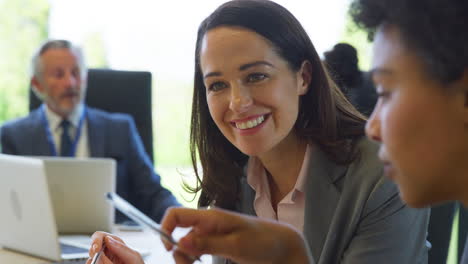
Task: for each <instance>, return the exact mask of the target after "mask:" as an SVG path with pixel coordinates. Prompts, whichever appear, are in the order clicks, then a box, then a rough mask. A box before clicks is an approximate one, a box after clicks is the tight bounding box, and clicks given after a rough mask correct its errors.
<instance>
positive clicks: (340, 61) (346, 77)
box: [324, 43, 377, 116]
mask: <svg viewBox="0 0 468 264" xmlns="http://www.w3.org/2000/svg"><path fill="white" fill-rule="evenodd" d="M324 62H325V65H326V66H327V68H328V70H329V72H330V74H331V76H332V78H333V80H334V81H335V82H336V84H337V85H338V87H340V89H341V91H343V93H344V94H345V95H346V97H347V98H348V100H349V101H350V102H351V103H352V104H353V105H354V106H355V107H356V108H357V109H358V110H359V112H361V113H362V114H364V115H366V116H369V115H370V114H371V113H372V110H373V109H374V106H375V103H376V102H377V94H376V92H375V88H374V85H373V82H372V77H371V74H370V73H369V72H365V71H361V70H359V66H358V57H357V51H356V49H355V48H354V47H353V46H351V45H350V44H347V43H338V44H336V45H335V46H334V47H333V49H332V50H330V51H327V52H325V53H324Z"/></svg>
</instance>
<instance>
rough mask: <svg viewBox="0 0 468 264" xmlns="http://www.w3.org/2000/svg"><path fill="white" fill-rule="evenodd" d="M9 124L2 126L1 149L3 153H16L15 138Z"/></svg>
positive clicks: (0, 132) (0, 135) (0, 133)
mask: <svg viewBox="0 0 468 264" xmlns="http://www.w3.org/2000/svg"><path fill="white" fill-rule="evenodd" d="M11 135H12V134H11V133H10V129H9V128H8V126H3V127H1V128H0V138H1V151H2V153H3V154H11V155H16V151H15V147H14V144H13V142H14V141H13V138H12V136H11Z"/></svg>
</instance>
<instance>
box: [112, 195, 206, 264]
mask: <svg viewBox="0 0 468 264" xmlns="http://www.w3.org/2000/svg"><path fill="white" fill-rule="evenodd" d="M106 197H107V199H108V200H109V201H110V202H111V203H112V204H113V205H114V206H115V208H117V209H118V210H119V211H120V212H122V213H123V214H124V215H126V216H127V217H128V218H130V219H132V220H133V221H135V222H137V223H138V224H140V225H141V226H146V227H148V228H150V229H151V230H153V231H154V232H155V233H157V234H159V235H160V236H161V237H162V238H163V239H164V240H166V241H167V242H169V243H171V244H172V245H173V246H176V247H177V241H176V240H175V239H174V238H173V237H172V236H171V235H169V234H167V233H166V232H164V230H162V229H161V226H160V225H158V224H156V223H155V222H154V221H153V220H152V219H151V218H149V217H148V216H146V215H145V214H143V213H142V212H140V211H139V210H138V209H137V208H135V207H134V206H133V205H131V204H130V203H129V202H127V201H125V200H124V199H123V198H121V197H120V196H119V195H117V194H116V193H112V192H108V193H107V194H106ZM187 257H188V258H189V259H190V260H192V261H196V260H198V261H200V258H197V257H194V256H187Z"/></svg>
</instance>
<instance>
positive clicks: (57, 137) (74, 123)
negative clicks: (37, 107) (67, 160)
mask: <svg viewBox="0 0 468 264" xmlns="http://www.w3.org/2000/svg"><path fill="white" fill-rule="evenodd" d="M45 109H46V111H45V114H46V118H47V121H48V123H49V128H50V132H51V133H52V137H53V139H54V144H55V151H56V153H60V145H61V136H62V130H63V128H62V127H61V126H60V122H62V117H61V116H59V115H57V114H56V113H54V112H53V111H52V110H50V109H49V107H48V106H46V107H45ZM83 111H84V105H83V104H79V105H78V106H77V107H76V108H75V110H74V111H73V112H72V113H71V114H70V116H69V117H68V121H69V122H70V124H71V125H70V128H69V131H68V132H69V133H70V137H71V139H72V142H75V137H76V134H77V132H78V131H77V130H78V125H79V123H80V118H81V116H82V115H83ZM75 157H81V158H85V157H89V146H88V122H87V120H86V118H85V119H84V120H83V124H82V127H81V135H80V138H79V139H78V142H77V146H76V152H75Z"/></svg>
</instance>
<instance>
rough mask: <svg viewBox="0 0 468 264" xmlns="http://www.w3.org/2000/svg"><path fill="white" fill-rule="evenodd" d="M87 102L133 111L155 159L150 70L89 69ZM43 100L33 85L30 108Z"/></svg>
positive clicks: (131, 113)
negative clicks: (38, 96)
mask: <svg viewBox="0 0 468 264" xmlns="http://www.w3.org/2000/svg"><path fill="white" fill-rule="evenodd" d="M85 102H86V104H87V105H89V106H91V107H94V108H98V109H101V110H104V111H107V112H118V113H126V114H129V115H131V116H132V117H133V119H134V120H135V124H136V127H137V129H138V133H139V134H140V137H141V139H142V141H143V145H144V147H145V150H146V152H147V153H148V156H149V157H150V158H151V161H153V117H152V109H151V73H150V72H142V71H117V70H108V69H89V70H88V88H87V91H86V98H85ZM41 103H42V102H41V100H40V99H39V98H37V96H36V94H35V93H34V92H33V91H32V89H30V92H29V111H32V110H34V109H36V108H37V107H39V106H40V105H41Z"/></svg>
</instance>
